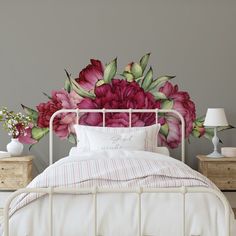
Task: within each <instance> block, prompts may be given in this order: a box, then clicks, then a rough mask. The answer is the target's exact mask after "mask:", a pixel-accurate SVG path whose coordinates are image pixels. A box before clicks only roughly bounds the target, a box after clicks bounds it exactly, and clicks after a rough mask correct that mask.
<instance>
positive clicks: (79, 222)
mask: <svg viewBox="0 0 236 236" xmlns="http://www.w3.org/2000/svg"><path fill="white" fill-rule="evenodd" d="M94 154H95V153H93V154H92V155H94ZM110 154H111V153H110ZM145 154H146V155H147V156H148V157H150V155H148V154H147V153H145ZM89 156H90V154H87V156H86V155H84V158H85V159H88V158H89ZM151 156H152V157H153V154H151ZM148 157H146V158H148ZM163 158H165V157H164V156H160V155H159V156H158V158H157V159H160V160H161V159H163ZM166 158H167V159H168V161H170V162H173V163H177V162H176V160H174V159H173V160H172V159H170V158H168V157H166ZM68 160H69V159H68ZM70 160H73V158H72V157H71V158H70ZM64 161H65V160H60V161H59V162H57V163H56V164H55V165H54V166H60V165H61V164H62V163H63V162H64ZM50 168H53V167H50ZM47 200H48V199H47V197H46V196H44V197H41V198H39V199H38V200H36V201H33V202H31V203H30V204H28V205H26V206H24V207H23V208H21V209H19V210H18V211H17V212H15V213H14V215H13V216H12V217H11V220H10V235H11V236H25V235H30V236H42V235H47V232H48V218H47V217H48V201H47ZM97 200H98V211H97V212H98V232H97V235H103V236H132V235H137V231H138V208H137V203H138V196H137V194H134V193H127V194H111V193H110V194H99V195H98V199H97ZM141 205H142V234H143V235H155V236H157V235H158V236H159V235H161V236H172V235H173V236H178V235H182V233H183V232H182V227H181V225H182V224H180V223H181V219H182V195H181V194H173V193H172V194H170V193H168V194H167V193H165V194H164V193H163V194H160V193H159V194H157V193H155V194H154V193H145V194H143V195H142V204H141ZM53 214H54V216H55V217H54V227H53V229H54V235H55V236H78V235H82V236H87V235H88V236H90V235H94V232H93V229H94V228H93V225H94V215H93V199H92V196H90V195H82V196H76V195H56V196H55V197H54V213H53ZM186 219H187V222H186V230H185V231H186V235H187V236H189V235H190V236H191V235H192V236H193V235H194V236H197V235H201V236H222V235H224V234H223V232H224V230H225V227H224V209H223V205H222V204H221V202H220V200H219V199H218V198H217V197H216V196H214V195H212V194H187V195H186ZM235 228H236V223H235V221H234V220H233V214H232V217H231V236H233V235H236V229H235Z"/></svg>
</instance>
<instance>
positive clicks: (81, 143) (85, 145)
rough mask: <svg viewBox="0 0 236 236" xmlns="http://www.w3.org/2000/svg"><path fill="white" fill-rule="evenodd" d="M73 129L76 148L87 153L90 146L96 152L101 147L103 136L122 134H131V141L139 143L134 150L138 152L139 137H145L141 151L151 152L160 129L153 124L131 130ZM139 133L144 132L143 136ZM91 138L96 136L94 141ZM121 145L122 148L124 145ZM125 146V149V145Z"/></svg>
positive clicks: (80, 127) (103, 147)
mask: <svg viewBox="0 0 236 236" xmlns="http://www.w3.org/2000/svg"><path fill="white" fill-rule="evenodd" d="M74 128H75V131H76V136H77V147H78V148H79V149H81V150H83V151H89V150H90V149H91V147H92V145H96V150H98V146H99V145H102V143H101V140H103V139H104V134H112V135H124V134H129V133H132V136H133V138H132V140H138V141H139V142H137V145H136V150H140V147H141V146H142V145H140V142H141V139H142V138H141V137H144V136H145V140H143V142H144V144H143V145H144V149H142V150H145V151H150V152H152V151H154V149H155V147H156V146H157V135H158V132H159V129H160V124H155V125H151V126H145V127H131V128H129V127H118V128H114V127H94V126H84V125H74ZM91 131H96V132H97V133H96V134H94V133H92V132H91ZM141 131H144V132H145V135H144V134H142V133H140V132H141ZM99 135H100V136H99ZM93 136H96V139H95V138H94V137H93ZM134 136H138V137H135V138H134ZM140 136H141V137H140ZM120 137H122V136H120ZM96 142H98V143H99V145H97V144H96ZM90 145H91V146H90ZM105 145H106V144H105V143H103V145H102V146H100V149H99V150H103V149H105ZM122 145H123V146H124V144H122ZM122 145H121V146H122ZM125 145H126V147H127V144H125ZM106 146H107V145H106ZM131 146H132V149H134V146H133V144H132V145H131ZM107 148H108V146H107Z"/></svg>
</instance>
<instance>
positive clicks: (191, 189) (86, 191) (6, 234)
mask: <svg viewBox="0 0 236 236" xmlns="http://www.w3.org/2000/svg"><path fill="white" fill-rule="evenodd" d="M22 193H44V194H48V196H49V197H48V203H49V209H48V221H49V222H48V223H49V230H48V236H53V235H54V234H53V194H92V195H93V209H94V226H93V229H94V230H93V232H94V233H93V235H94V236H102V235H100V234H99V232H98V225H97V195H98V194H99V193H137V195H138V201H137V206H136V207H137V209H138V215H137V216H136V217H137V221H138V235H137V236H145V235H143V234H142V194H143V193H180V194H182V206H183V207H182V225H181V227H182V235H183V236H187V233H186V211H185V208H186V195H187V194H189V193H192V194H195V193H209V194H213V195H215V196H216V197H218V199H219V200H220V201H221V203H222V204H223V207H224V213H225V214H224V220H225V221H224V222H222V223H224V225H225V234H224V235H221V236H230V208H229V204H228V202H227V200H226V199H225V197H224V195H223V193H221V192H220V191H217V190H214V189H209V188H204V187H178V188H142V187H138V188H135V189H129V188H113V189H110V188H78V189H75V188H71V189H70V188H61V187H60V188H53V187H49V188H24V189H20V190H18V191H16V192H14V193H13V194H12V195H11V196H10V197H9V198H8V200H7V202H6V205H5V208H4V222H5V223H4V236H10V235H9V209H10V205H11V202H12V201H13V200H14V199H15V198H16V197H17V196H19V195H20V194H22ZM149 236H152V235H149ZM153 236H154V235H153Z"/></svg>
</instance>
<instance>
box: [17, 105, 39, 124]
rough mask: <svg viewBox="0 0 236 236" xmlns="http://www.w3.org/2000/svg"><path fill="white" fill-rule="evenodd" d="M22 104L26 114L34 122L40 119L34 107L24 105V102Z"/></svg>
mask: <svg viewBox="0 0 236 236" xmlns="http://www.w3.org/2000/svg"><path fill="white" fill-rule="evenodd" d="M21 106H22V108H23V110H24V112H25V114H26V115H27V116H29V117H30V118H31V119H32V120H33V121H34V122H37V120H38V112H37V111H35V110H34V109H32V108H29V107H27V106H25V105H23V104H21Z"/></svg>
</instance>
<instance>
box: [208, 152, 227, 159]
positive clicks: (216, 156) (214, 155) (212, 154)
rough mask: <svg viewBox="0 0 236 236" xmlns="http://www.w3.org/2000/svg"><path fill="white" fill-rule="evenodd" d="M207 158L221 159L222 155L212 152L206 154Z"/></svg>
mask: <svg viewBox="0 0 236 236" xmlns="http://www.w3.org/2000/svg"><path fill="white" fill-rule="evenodd" d="M207 157H210V158H222V157H224V156H223V155H222V154H220V153H219V152H217V151H214V152H212V153H210V154H208V155H207Z"/></svg>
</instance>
